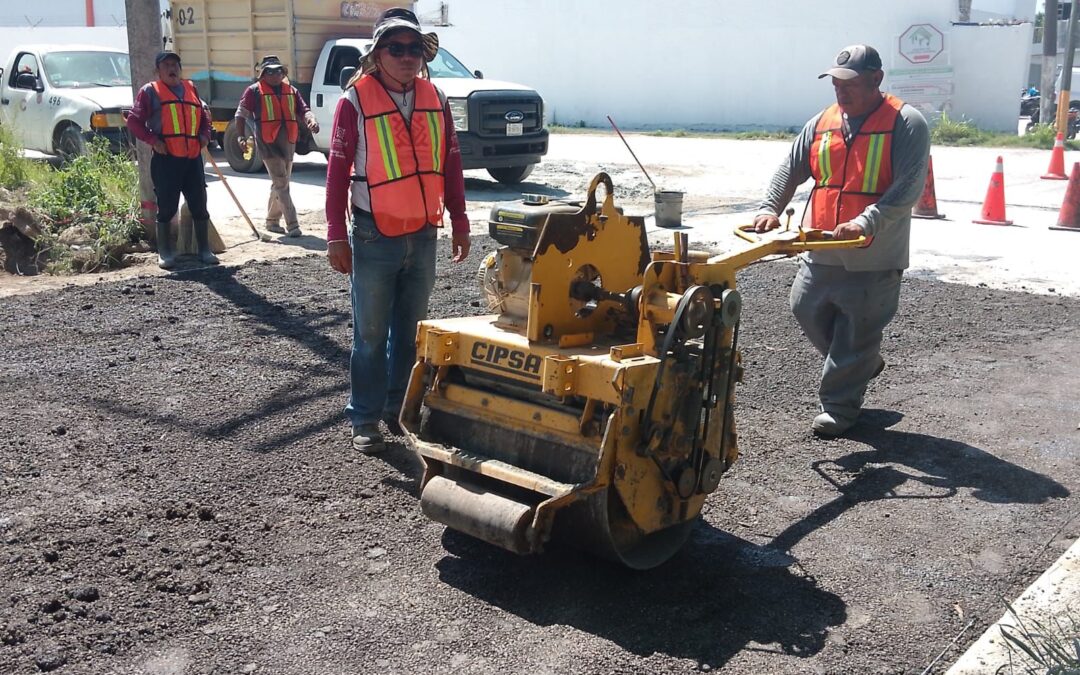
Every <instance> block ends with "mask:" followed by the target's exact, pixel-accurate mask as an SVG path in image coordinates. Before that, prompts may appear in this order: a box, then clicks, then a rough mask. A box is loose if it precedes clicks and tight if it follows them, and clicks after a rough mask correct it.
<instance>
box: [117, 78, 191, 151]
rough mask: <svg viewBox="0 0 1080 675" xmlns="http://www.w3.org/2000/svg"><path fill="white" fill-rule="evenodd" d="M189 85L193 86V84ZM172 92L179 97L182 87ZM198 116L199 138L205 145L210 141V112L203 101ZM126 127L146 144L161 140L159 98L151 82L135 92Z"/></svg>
mask: <svg viewBox="0 0 1080 675" xmlns="http://www.w3.org/2000/svg"><path fill="white" fill-rule="evenodd" d="M191 86H192V88H194V87H195V85H194V84H193V85H191ZM173 93H174V94H176V97H177V98H181V97H183V95H184V89H183V87H177V88H175V89H173ZM198 95H199V90H198V89H195V96H198ZM199 100H200V101H201V100H202V99H201V98H200V99H199ZM200 118H201V121H200V122H199V140H200V141H202V144H203V145H206V144H207V143H209V142H210V114H209V112H208V111H207V109H206V104H205V103H203V114H202V115H200ZM127 128H128V130H129V131H131V133H132V135H134V136H135V138H137V139H139V140H140V141H142V142H143V143H146V144H147V145H153V144H154V143H155V142H156V141H159V140H161V99H160V98H158V95H157V92H156V91H154V85H153V84H150V83H148V84H144V85H143V88H142V89H140V90H139V93H138V94H136V96H135V102H134V105H132V106H131V114H129V115H128V118H127Z"/></svg>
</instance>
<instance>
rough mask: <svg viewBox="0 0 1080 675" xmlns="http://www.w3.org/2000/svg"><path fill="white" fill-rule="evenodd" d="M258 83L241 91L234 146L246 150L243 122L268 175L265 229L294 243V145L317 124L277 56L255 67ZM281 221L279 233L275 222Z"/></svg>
mask: <svg viewBox="0 0 1080 675" xmlns="http://www.w3.org/2000/svg"><path fill="white" fill-rule="evenodd" d="M257 70H258V71H259V79H258V81H256V82H255V84H253V85H251V86H250V87H248V88H247V89H245V90H244V95H243V97H241V99H240V105H239V106H238V107H237V108H236V120H235V123H236V131H237V134H238V136H237V144H238V145H239V146H240V149H241V150H242V151H244V152H245V153H246V152H247V151H248V150H250V149H251V148H250V147H249V145H250V143H251V142H252V141H251V139H249V138H248V126H247V124H248V122H251V124H252V127H253V131H252V133H253V134H254V138H255V140H254V143H255V145H256V147H257V148H258V155H259V158H260V159H262V163H263V165H265V166H266V172H267V173H268V174H270V201H269V203H268V204H267V207H266V229H267V230H269V231H270V232H277V233H281V234H287V235H288V236H290V237H299V236H300V234H301V232H300V222H299V219H298V218H297V215H296V206H294V205H293V200H292V195H291V194H290V192H289V182H290V181H291V180H292V166H293V156H294V155H295V154H296V143H297V141H298V140H300V134H301V133H302V131H301V128H300V124H301V120H303V125H304V127H305V131H307V132H309V133H311V134H316V133H318V132H319V123H318V122H316V121H315V115H314V114H312V112H311V110H310V109H309V108H308V104H307V102H306V101H304V97H303V96H301V95H300V92H299V91H297V90H296V88H295V87H293V86H292V84H290V83H289V81H288V74H289V69H288V68H286V67H285V64H283V63H282V62H281V59H279V58H278V57H277V56H274V55H273V54H268V55H267V56H265V57H264V58H263V60H262V61H260V62H259V65H258V67H257ZM282 218H284V219H285V226H284V227H282V225H281V219H282Z"/></svg>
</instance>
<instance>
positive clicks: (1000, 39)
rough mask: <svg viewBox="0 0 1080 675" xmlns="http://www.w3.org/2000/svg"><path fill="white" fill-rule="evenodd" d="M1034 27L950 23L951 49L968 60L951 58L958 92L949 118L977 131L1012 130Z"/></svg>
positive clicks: (1025, 77) (1025, 74)
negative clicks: (1022, 56) (971, 125)
mask: <svg viewBox="0 0 1080 675" xmlns="http://www.w3.org/2000/svg"><path fill="white" fill-rule="evenodd" d="M1033 32H1034V26H1033V25H1032V24H1030V23H1025V24H1020V25H1016V26H954V27H953V30H952V47H953V49H954V50H956V53H958V54H963V55H967V57H968V58H958V59H953V74H954V76H955V79H956V91H955V95H954V98H953V116H959V115H962V116H964V117H966V118H968V119H970V120H971V121H973V122H974V123H975V125H976V126H978V127H979V128H981V129H992V130H995V131H1013V132H1015V131H1016V119H1017V115H1018V114H1019V113H1018V110H1017V108H1018V106H1019V104H1018V103H1017V92H1019V91H1020V90H1021V89H1023V88H1024V86H1025V84H1026V83H1027V76H1028V61H1027V60H1026V59H1023V60H1021V59H1018V58H1016V55H1017V54H1020V53H1026V52H1027V49H1028V46H1029V45H1030V44H1031V37H1032V33H1033Z"/></svg>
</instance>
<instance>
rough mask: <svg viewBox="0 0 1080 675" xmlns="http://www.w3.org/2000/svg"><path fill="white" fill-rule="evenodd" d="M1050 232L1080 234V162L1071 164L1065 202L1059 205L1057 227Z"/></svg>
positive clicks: (1052, 226) (1054, 226)
mask: <svg viewBox="0 0 1080 675" xmlns="http://www.w3.org/2000/svg"><path fill="white" fill-rule="evenodd" d="M1050 229H1051V230H1072V231H1073V232H1080V162H1077V163H1076V164H1073V168H1072V176H1070V177H1069V186H1068V187H1067V188H1065V201H1063V202H1062V203H1061V213H1059V214H1058V222H1057V225H1051V226H1050Z"/></svg>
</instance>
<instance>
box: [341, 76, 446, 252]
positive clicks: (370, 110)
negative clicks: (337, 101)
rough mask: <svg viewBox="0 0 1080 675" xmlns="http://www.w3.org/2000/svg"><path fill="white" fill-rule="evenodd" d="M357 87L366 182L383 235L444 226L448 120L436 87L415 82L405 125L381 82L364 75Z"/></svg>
mask: <svg viewBox="0 0 1080 675" xmlns="http://www.w3.org/2000/svg"><path fill="white" fill-rule="evenodd" d="M353 87H355V89H356V96H357V99H358V100H359V101H360V110H361V112H362V114H363V120H364V139H365V141H366V144H367V166H365V167H364V170H365V173H366V176H365V177H364V180H365V181H366V182H367V187H368V194H369V196H370V197H371V214H372V217H373V218H374V220H375V225H376V227H378V228H379V232H380V233H381V234H383V235H385V236H388V237H397V236H401V235H403V234H409V233H410V232H416V231H418V230H420V229H423V228H424V227H426V226H428V225H431V226H434V227H441V226H442V217H443V213H444V211H445V205H444V203H443V198H444V185H445V180H444V174H445V172H446V168H445V164H446V153H447V146H446V130H445V128H444V127H445V125H446V117H445V113H444V111H443V104H442V100H441V99H440V98H439V92H438V91H437V90H436V89H435V85H433V84H431V83H430V82H428V81H427V80H425V79H422V78H417V79H416V80H415V88H414V89H413V92H414V93H415V96H416V105H415V106H414V108H413V114H412V120H411V122H406V120H405V116H404V115H402V114H401V111H399V110H398V107H397V105H396V104H395V103H394V101H393V100H392V99H391V98H390V94H389V93H387V91H386V87H385V85H383V83H382V82H380V81H379V79H378V78H376V77H373V76H372V75H365V76H363V77H361V78H360V80H359V81H358V82H357V83H356V84H354V85H353Z"/></svg>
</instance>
